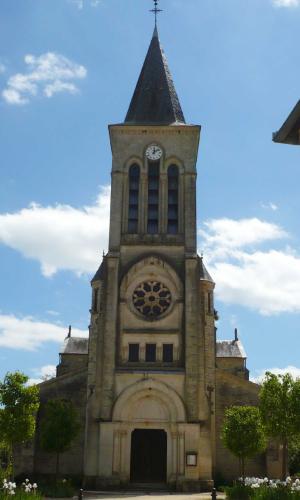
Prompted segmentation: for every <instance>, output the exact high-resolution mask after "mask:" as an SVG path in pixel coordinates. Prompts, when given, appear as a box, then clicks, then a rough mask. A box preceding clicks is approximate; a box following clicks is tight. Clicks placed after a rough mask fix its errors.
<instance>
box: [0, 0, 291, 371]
mask: <svg viewBox="0 0 300 500" xmlns="http://www.w3.org/2000/svg"><path fill="white" fill-rule="evenodd" d="M160 3H161V7H162V8H163V9H164V12H163V14H161V15H160V19H159V30H160V39H161V42H162V45H163V47H164V49H165V52H166V55H167V58H168V61H169V65H170V68H171V71H172V74H173V77H174V81H175V86H176V89H177V92H178V94H179V97H180V100H181V104H182V107H183V110H184V113H185V116H186V119H187V121H188V122H189V123H197V124H201V125H202V137H201V144H200V151H199V160H198V192H197V193H198V225H199V241H198V246H199V252H203V253H204V258H205V261H206V263H207V266H208V268H209V270H210V272H211V274H212V275H213V277H214V279H215V281H216V307H217V309H218V311H219V314H220V321H219V323H218V335H219V338H223V339H224V338H232V337H233V329H234V327H238V329H239V331H240V335H241V338H242V341H243V343H244V346H245V349H246V351H247V354H248V367H249V368H250V369H251V373H252V376H253V377H258V376H259V375H260V374H261V373H262V372H263V371H264V370H265V369H277V370H286V369H287V368H288V367H290V368H289V370H290V371H292V372H293V373H294V374H295V375H299V376H300V362H299V348H300V340H299V334H300V227H299V213H300V197H299V183H300V148H297V147H293V146H285V145H278V144H274V143H272V140H271V137H272V132H274V131H275V130H277V129H278V128H279V127H280V126H281V124H282V123H283V121H284V120H285V118H286V117H287V115H288V114H289V112H290V111H291V109H292V107H293V106H294V105H295V104H296V102H297V101H298V99H299V98H300V95H299V81H300V67H299V64H298V61H299V47H298V43H297V41H298V38H299V24H300V2H299V1H298V0H201V1H199V0H188V1H186V0H185V1H184V0H161V2H160ZM150 8H152V2H151V1H150V0H126V1H125V0H100V1H97V0H83V1H80V0H78V1H75V0H1V5H0V116H1V118H0V154H1V161H0V171H1V182H0V377H2V376H3V375H4V374H5V373H6V371H8V370H9V371H13V370H16V369H20V370H23V371H24V372H25V373H27V374H28V375H29V376H30V378H32V379H39V378H40V377H41V376H43V375H47V374H51V373H52V372H53V365H55V364H56V363H57V361H58V351H59V347H60V344H61V342H62V340H63V338H64V336H65V334H66V331H67V326H68V325H69V324H72V326H73V329H74V335H75V334H78V335H81V334H83V333H85V332H86V331H87V326H88V324H89V307H90V286H89V281H90V278H91V276H92V275H93V271H94V270H96V268H97V265H98V263H99V262H100V260H101V255H102V252H103V249H105V248H106V242H107V231H108V216H109V209H108V206H109V190H108V185H109V182H110V167H111V154H110V147H109V141H108V132H107V125H108V124H109V123H118V122H121V121H122V120H123V119H124V117H125V114H126V111H127V107H128V105H129V101H130V98H131V96H132V93H133V90H134V86H135V84H136V81H137V78H138V75H139V72H140V69H141V66H142V63H143V60H144V57H145V54H146V51H147V48H148V45H149V42H150V38H151V34H152V30H153V19H152V18H151V14H150V13H149V12H148V11H149V9H150Z"/></svg>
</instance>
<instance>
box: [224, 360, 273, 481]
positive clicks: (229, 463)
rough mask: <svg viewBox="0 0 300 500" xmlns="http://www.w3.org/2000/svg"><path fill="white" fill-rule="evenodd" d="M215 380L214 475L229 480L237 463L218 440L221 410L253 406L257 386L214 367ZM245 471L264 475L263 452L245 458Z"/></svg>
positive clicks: (233, 474) (232, 476)
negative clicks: (251, 457) (247, 458)
mask: <svg viewBox="0 0 300 500" xmlns="http://www.w3.org/2000/svg"><path fill="white" fill-rule="evenodd" d="M216 381H217V383H216V450H217V452H216V478H217V479H218V480H219V479H221V481H222V479H224V480H226V481H230V480H233V479H236V478H237V476H238V474H239V464H238V459H237V458H235V457H234V455H232V453H230V452H229V451H228V450H227V449H226V448H225V447H224V445H223V443H222V441H221V430H222V424H223V418H224V413H225V410H226V408H228V407H229V406H233V405H241V406H257V404H258V391H259V386H258V385H257V384H254V383H252V382H249V381H247V380H243V379H242V378H240V377H237V376H234V375H232V374H230V373H228V372H227V371H223V370H220V369H218V370H216ZM246 474H247V475H248V476H256V477H257V476H258V477H265V476H266V475H267V464H266V456H265V454H262V455H259V456H257V457H255V458H253V459H251V460H247V462H246Z"/></svg>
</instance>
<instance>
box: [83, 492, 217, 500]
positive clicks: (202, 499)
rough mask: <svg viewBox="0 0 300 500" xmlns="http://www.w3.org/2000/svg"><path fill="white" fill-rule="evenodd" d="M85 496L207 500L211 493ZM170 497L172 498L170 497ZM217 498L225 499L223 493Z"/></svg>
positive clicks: (91, 497) (91, 499) (93, 499)
mask: <svg viewBox="0 0 300 500" xmlns="http://www.w3.org/2000/svg"><path fill="white" fill-rule="evenodd" d="M84 497H85V498H88V500H100V499H102V500H111V499H112V498H115V499H117V500H118V499H119V500H123V499H126V498H128V499H132V500H149V497H153V498H155V500H189V499H191V500H208V499H209V498H211V493H186V494H178V493H139V492H132V493H131V492H124V493H113V492H112V493H101V492H99V494H98V493H97V494H85V495H84ZM170 497H172V499H171V498H170ZM217 499H218V500H222V499H225V496H224V494H222V493H218V495H217Z"/></svg>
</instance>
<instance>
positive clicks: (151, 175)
mask: <svg viewBox="0 0 300 500" xmlns="http://www.w3.org/2000/svg"><path fill="white" fill-rule="evenodd" d="M158 220H159V162H151V163H149V168H148V227H147V232H148V233H150V234H157V233H158Z"/></svg>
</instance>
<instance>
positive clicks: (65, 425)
mask: <svg viewBox="0 0 300 500" xmlns="http://www.w3.org/2000/svg"><path fill="white" fill-rule="evenodd" d="M79 429H80V425H79V422H78V416H77V411H76V409H75V407H74V405H73V404H72V403H71V401H65V400H60V399H50V400H49V401H48V402H47V403H46V405H45V412H44V415H43V417H42V419H41V428H40V444H41V448H42V449H43V450H45V451H47V452H49V453H56V467H55V475H56V480H57V478H58V475H59V459H60V455H61V453H64V452H65V451H67V450H68V449H69V448H70V446H71V444H72V441H73V440H74V439H75V437H76V436H77V434H78V432H79Z"/></svg>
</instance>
